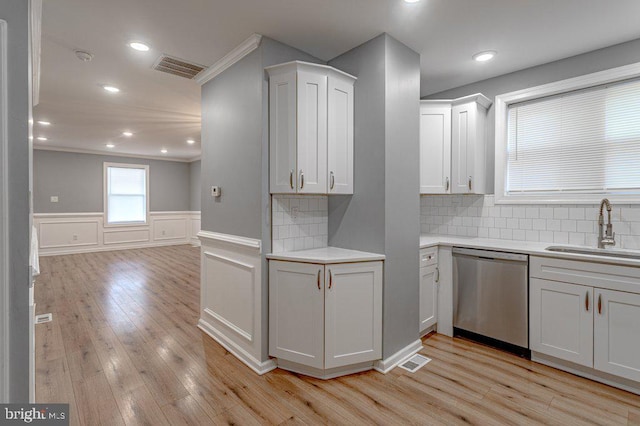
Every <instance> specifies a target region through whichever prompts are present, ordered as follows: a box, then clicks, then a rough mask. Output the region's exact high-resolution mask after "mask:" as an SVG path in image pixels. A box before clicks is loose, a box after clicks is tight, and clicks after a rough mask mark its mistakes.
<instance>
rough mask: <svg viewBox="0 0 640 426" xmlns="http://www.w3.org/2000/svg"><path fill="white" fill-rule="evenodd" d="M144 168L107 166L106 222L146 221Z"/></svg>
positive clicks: (145, 175) (145, 178)
mask: <svg viewBox="0 0 640 426" xmlns="http://www.w3.org/2000/svg"><path fill="white" fill-rule="evenodd" d="M146 180H147V174H146V169H143V168H131V167H107V203H108V206H107V221H108V223H130V222H143V223H144V222H146V220H147V182H146Z"/></svg>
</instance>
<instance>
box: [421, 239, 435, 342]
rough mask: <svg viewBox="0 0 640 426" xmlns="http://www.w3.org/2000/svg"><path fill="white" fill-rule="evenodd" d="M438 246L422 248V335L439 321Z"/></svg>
mask: <svg viewBox="0 0 640 426" xmlns="http://www.w3.org/2000/svg"><path fill="white" fill-rule="evenodd" d="M437 253H438V248H437V247H430V248H426V249H422V250H420V324H419V327H420V328H419V330H420V335H423V334H426V332H428V331H429V330H430V329H431V328H432V327H433V326H435V325H436V322H437V321H438V281H439V280H440V270H439V269H438V257H437Z"/></svg>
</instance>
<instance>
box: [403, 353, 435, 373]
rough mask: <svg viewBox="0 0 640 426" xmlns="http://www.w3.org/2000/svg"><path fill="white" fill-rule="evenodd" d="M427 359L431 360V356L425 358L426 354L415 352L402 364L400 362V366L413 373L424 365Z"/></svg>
mask: <svg viewBox="0 0 640 426" xmlns="http://www.w3.org/2000/svg"><path fill="white" fill-rule="evenodd" d="M429 361H431V358H427V357H426V356H422V355H419V354H416V355H414V356H412V357H411V358H409V359H408V360H406V361H404V362H403V363H402V364H400V368H404V369H405V370H407V371H409V372H411V373H415V372H416V371H418V370H419V369H420V368H422V367H423V366H424V365H426V364H427V363H428V362H429Z"/></svg>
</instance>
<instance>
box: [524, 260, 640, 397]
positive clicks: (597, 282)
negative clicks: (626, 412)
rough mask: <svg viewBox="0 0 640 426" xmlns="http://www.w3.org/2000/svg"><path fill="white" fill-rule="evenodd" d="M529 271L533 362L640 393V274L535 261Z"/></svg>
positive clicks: (598, 266)
mask: <svg viewBox="0 0 640 426" xmlns="http://www.w3.org/2000/svg"><path fill="white" fill-rule="evenodd" d="M530 271H531V277H530V307H529V312H530V346H531V350H532V351H533V352H534V358H535V353H539V354H543V355H548V356H551V357H554V358H556V359H559V360H563V361H569V362H570V363H572V365H577V366H582V367H587V369H583V370H579V371H581V372H586V373H588V374H591V375H594V376H595V377H596V379H598V378H599V377H603V378H604V380H607V383H609V384H613V385H616V382H615V377H618V378H620V380H622V381H623V382H624V383H623V385H624V386H626V387H625V388H626V389H628V390H632V391H634V392H638V391H640V268H635V267H629V266H619V265H618V266H616V265H610V264H598V263H589V262H580V261H571V260H563V259H554V258H545V257H533V256H532V257H531V258H530ZM590 377H591V376H590ZM612 378H613V379H612ZM629 382H633V384H632V385H629Z"/></svg>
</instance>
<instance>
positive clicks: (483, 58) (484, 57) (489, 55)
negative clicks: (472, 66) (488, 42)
mask: <svg viewBox="0 0 640 426" xmlns="http://www.w3.org/2000/svg"><path fill="white" fill-rule="evenodd" d="M496 54H497V52H495V51H493V50H487V51H484V52H478V53H476V54H475V55H473V60H474V61H478V62H487V61H490V60H492V59H493V58H494V56H496Z"/></svg>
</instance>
